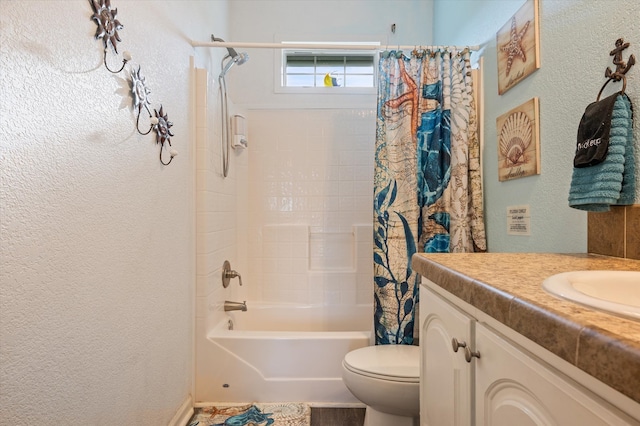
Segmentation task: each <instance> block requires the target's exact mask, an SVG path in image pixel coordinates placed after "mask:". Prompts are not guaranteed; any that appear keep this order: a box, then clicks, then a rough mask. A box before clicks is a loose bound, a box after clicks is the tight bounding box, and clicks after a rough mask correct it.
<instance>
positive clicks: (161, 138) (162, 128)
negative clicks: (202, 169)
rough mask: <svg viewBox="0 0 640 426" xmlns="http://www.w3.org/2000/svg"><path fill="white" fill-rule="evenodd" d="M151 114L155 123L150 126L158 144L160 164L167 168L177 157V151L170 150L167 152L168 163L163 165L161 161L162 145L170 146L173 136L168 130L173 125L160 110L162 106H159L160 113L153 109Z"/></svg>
mask: <svg viewBox="0 0 640 426" xmlns="http://www.w3.org/2000/svg"><path fill="white" fill-rule="evenodd" d="M153 112H154V113H155V115H156V116H155V117H154V118H155V119H156V122H155V124H154V125H153V126H152V129H153V130H154V131H155V132H156V143H159V144H160V162H161V163H162V164H164V165H165V166H168V165H169V163H171V161H172V160H173V157H175V156H176V155H178V151H176V150H175V149H172V150H170V151H169V155H170V157H169V161H167V162H166V163H165V162H164V161H163V160H162V150H163V148H164V143H165V142H167V143H168V144H169V146H171V136H173V133H171V130H170V129H171V126H173V123H172V122H170V121H169V117H168V115H167V114H165V113H164V111H163V110H162V105H161V106H160V111H157V110H155V109H154V110H153Z"/></svg>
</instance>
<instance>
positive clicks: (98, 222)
mask: <svg viewBox="0 0 640 426" xmlns="http://www.w3.org/2000/svg"><path fill="white" fill-rule="evenodd" d="M112 6H113V7H115V8H118V12H119V14H118V18H119V19H120V21H121V22H122V23H123V24H124V29H122V30H121V31H120V35H121V37H122V42H121V43H120V44H119V47H120V50H121V51H122V50H129V51H130V52H131V53H132V54H133V55H134V59H133V62H134V63H137V64H140V65H141V66H142V74H143V75H144V76H145V77H146V79H147V84H148V86H149V87H150V88H151V100H152V103H153V107H155V108H158V107H159V104H163V105H164V108H165V112H166V113H168V115H169V119H170V120H171V121H172V122H173V123H174V126H173V128H172V130H173V132H174V134H175V137H173V138H172V139H171V140H172V143H173V146H174V147H175V148H176V149H177V150H178V151H179V153H180V155H179V156H178V157H177V158H176V159H175V160H174V161H173V163H172V164H171V165H169V166H167V167H164V166H162V165H160V163H159V161H158V149H159V147H158V146H157V145H156V143H155V138H154V137H153V136H152V135H148V136H140V135H138V134H137V133H135V131H134V123H135V120H134V116H133V114H132V111H131V109H130V108H129V106H130V102H131V101H130V99H129V98H128V92H127V88H126V81H125V80H124V78H125V76H124V75H123V74H118V75H113V74H110V73H109V72H107V71H106V70H105V69H104V67H103V66H102V65H101V63H102V47H101V46H102V45H101V41H96V40H94V38H93V36H94V34H95V31H96V25H95V24H94V23H93V22H92V21H91V19H90V18H91V15H92V10H91V7H90V4H89V2H88V1H85V0H76V1H64V2H62V1H56V2H51V1H17V0H16V1H7V0H2V1H0V71H1V74H0V93H1V96H0V128H2V132H1V134H0V141H1V144H0V156H1V157H0V162H1V166H0V206H1V211H0V214H1V217H0V221H1V231H2V235H1V244H0V255H1V258H2V260H1V262H2V267H1V271H0V274H1V275H0V276H1V294H0V342H1V343H0V360H1V362H0V407H2V408H1V409H0V424H2V425H21V424H32V423H34V422H38V423H49V424H67V425H75V424H85V423H86V424H118V425H125V424H145V425H160V424H167V423H168V422H169V420H170V419H171V418H172V416H173V415H174V413H175V411H176V410H177V409H178V408H179V407H180V406H181V404H182V403H183V401H185V400H186V399H187V398H188V396H189V394H190V393H191V392H192V387H193V379H192V377H193V338H192V330H193V322H194V296H195V294H194V293H195V230H194V229H195V209H194V203H195V201H194V186H195V185H194V182H195V174H194V135H193V130H192V129H193V126H194V124H193V121H192V117H191V115H190V110H191V109H192V108H191V107H192V101H191V97H190V96H191V89H190V88H191V83H192V82H191V75H190V70H189V60H190V56H191V55H193V54H194V53H193V49H192V48H191V47H190V45H189V43H188V39H189V38H198V39H206V38H208V37H209V33H210V32H211V25H214V24H215V22H216V21H217V20H220V19H221V20H226V15H225V14H222V17H221V18H218V15H219V12H220V11H221V10H222V11H223V12H225V10H224V8H223V6H224V2H203V1H161V2H148V1H131V0H130V1H113V2H112Z"/></svg>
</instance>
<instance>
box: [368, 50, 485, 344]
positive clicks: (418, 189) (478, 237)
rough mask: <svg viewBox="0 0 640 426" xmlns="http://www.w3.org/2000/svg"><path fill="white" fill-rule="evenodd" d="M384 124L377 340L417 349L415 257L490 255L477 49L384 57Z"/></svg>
mask: <svg viewBox="0 0 640 426" xmlns="http://www.w3.org/2000/svg"><path fill="white" fill-rule="evenodd" d="M376 121H377V123H376V126H377V127H376V149H375V175H374V251H373V259H374V280H375V286H374V287H375V292H374V305H375V312H374V328H375V335H376V344H413V342H414V335H417V329H416V330H414V323H415V320H416V318H417V310H416V306H417V302H418V285H419V283H418V276H417V275H416V273H415V272H414V271H413V270H412V268H411V256H412V255H413V254H414V253H416V252H427V253H438V252H443V253H448V252H471V251H484V250H486V240H485V233H484V217H483V207H482V187H481V179H480V146H479V142H478V134H477V122H476V112H475V106H474V100H473V86H472V82H471V68H470V61H469V51H468V50H467V49H465V50H464V51H460V52H459V51H455V50H448V49H446V50H437V51H422V52H418V51H416V50H414V51H413V52H412V54H411V56H410V57H407V56H405V55H404V54H402V52H396V51H392V52H383V54H382V55H381V58H380V63H379V78H378V114H377V120H376Z"/></svg>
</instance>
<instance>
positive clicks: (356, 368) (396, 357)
mask: <svg viewBox="0 0 640 426" xmlns="http://www.w3.org/2000/svg"><path fill="white" fill-rule="evenodd" d="M344 365H345V367H347V368H348V369H349V370H351V371H353V372H354V373H358V374H362V375H365V376H370V377H378V378H381V379H386V380H396V381H411V382H414V381H415V382H417V381H419V380H420V347H419V346H413V345H377V346H367V347H365V348H360V349H356V350H354V351H351V352H349V353H348V354H347V355H345V357H344Z"/></svg>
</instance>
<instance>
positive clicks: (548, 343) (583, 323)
mask: <svg viewBox="0 0 640 426" xmlns="http://www.w3.org/2000/svg"><path fill="white" fill-rule="evenodd" d="M412 266H413V269H414V271H416V272H417V273H418V274H420V275H422V276H423V277H426V278H428V279H429V280H431V281H433V282H434V283H436V284H437V285H439V286H440V287H442V288H443V289H445V290H447V291H448V292H450V293H452V294H453V295H455V296H457V297H458V298H460V299H462V300H464V301H465V302H467V303H469V304H471V305H472V306H475V307H476V308H478V309H479V310H481V311H483V312H484V313H486V314H488V315H490V316H491V317H493V318H495V319H496V320H498V321H499V322H501V323H503V324H505V325H506V326H508V327H509V328H511V329H513V330H514V331H516V332H518V333H519V334H522V335H523V336H525V337H527V338H528V339H530V340H532V341H534V342H535V343H537V344H539V345H540V346H542V347H544V348H545V349H547V350H549V351H550V352H552V353H554V354H555V355H557V356H559V357H560V358H562V359H564V360H565V361H568V362H570V363H571V364H573V365H575V366H576V367H578V368H579V369H581V370H583V371H585V372H586V373H588V374H590V375H591V376H593V377H595V378H597V379H598V380H600V381H602V382H604V383H605V384H607V385H609V386H611V387H612V388H614V389H616V390H617V391H619V392H621V393H622V394H624V395H627V396H628V397H629V398H631V399H633V400H635V401H637V402H639V403H640V384H639V381H638V378H639V377H640V321H632V320H627V319H624V318H622V317H617V316H614V315H609V314H606V313H603V312H600V311H596V310H594V309H590V308H588V307H583V306H581V305H578V304H576V303H573V302H570V301H564V300H561V299H558V298H556V297H554V296H552V295H551V294H549V293H547V292H546V291H544V290H543V289H542V287H541V284H542V281H543V280H544V279H545V278H547V277H549V276H551V275H554V274H558V273H561V272H570V271H578V270H627V271H640V261H638V260H631V259H623V258H616V257H607V256H600V255H595V254H551V253H549V254H546V253H451V254H425V253H420V254H416V255H414V256H413V258H412Z"/></svg>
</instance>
